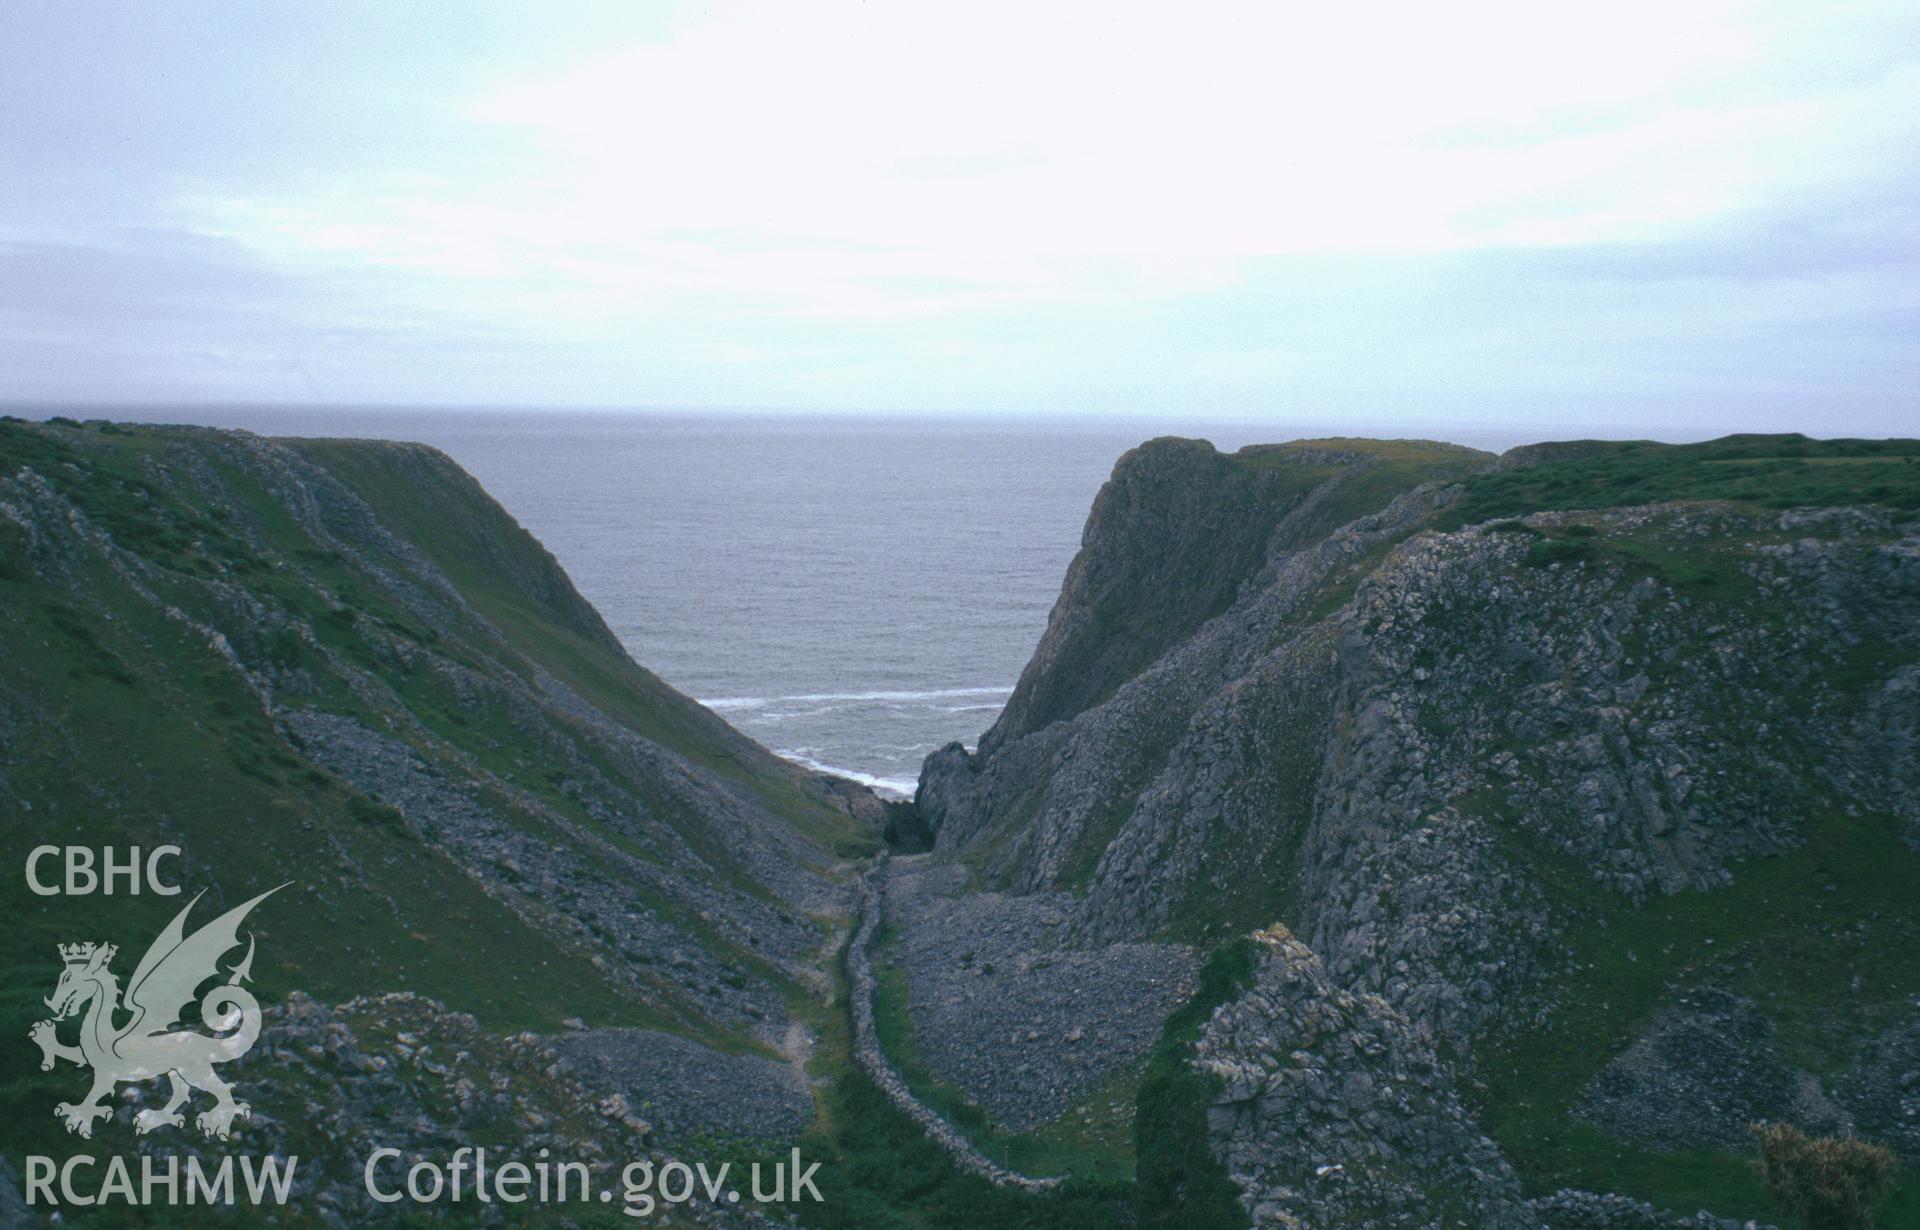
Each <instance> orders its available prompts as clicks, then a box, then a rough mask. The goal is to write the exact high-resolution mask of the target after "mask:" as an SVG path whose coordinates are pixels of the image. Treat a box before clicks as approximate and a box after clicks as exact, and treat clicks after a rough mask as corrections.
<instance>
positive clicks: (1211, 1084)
mask: <svg viewBox="0 0 1920 1230" xmlns="http://www.w3.org/2000/svg"><path fill="white" fill-rule="evenodd" d="M1258 957H1259V948H1258V947H1257V946H1256V945H1255V944H1254V943H1253V941H1252V940H1246V939H1241V940H1231V941H1229V942H1227V943H1225V944H1222V945H1221V946H1220V947H1218V948H1216V949H1214V950H1213V952H1212V953H1211V954H1209V955H1208V957H1207V961H1206V964H1205V965H1203V966H1201V967H1200V989H1199V990H1198V991H1197V992H1195V994H1194V997H1193V998H1192V999H1190V1000H1188V1001H1187V1002H1186V1003H1185V1004H1183V1005H1182V1006H1181V1007H1180V1008H1179V1009H1178V1010H1176V1011H1175V1012H1174V1013H1173V1015H1171V1016H1169V1017H1168V1018H1167V1023H1166V1025H1165V1026H1164V1027H1163V1028H1162V1030H1161V1032H1160V1041H1158V1042H1157V1043H1155V1044H1154V1047H1153V1051H1152V1053H1151V1054H1150V1055H1149V1056H1148V1057H1147V1070H1146V1073H1145V1074H1144V1075H1143V1076H1142V1077H1141V1079H1140V1092H1139V1094H1138V1096H1137V1098H1136V1102H1135V1114H1134V1123H1133V1140H1134V1156H1135V1157H1136V1159H1137V1162H1136V1165H1137V1167H1138V1174H1139V1178H1138V1181H1137V1182H1138V1194H1137V1197H1136V1198H1137V1201H1138V1208H1139V1216H1140V1225H1141V1226H1142V1227H1143V1228H1145V1227H1154V1226H1161V1227H1167V1230H1237V1228H1238V1227H1242V1226H1245V1225H1247V1224H1248V1222H1247V1211H1246V1209H1245V1208H1244V1207H1242V1206H1241V1204H1240V1189H1239V1188H1238V1187H1236V1186H1234V1183H1233V1180H1232V1179H1230V1178H1228V1177H1227V1168H1226V1167H1225V1166H1223V1165H1221V1164H1220V1162H1219V1161H1218V1160H1217V1159H1215V1158H1214V1156H1213V1151H1212V1150H1211V1149H1210V1148H1209V1147H1208V1145H1207V1107H1208V1106H1209V1105H1210V1104H1211V1103H1212V1101H1213V1095H1214V1094H1215V1093H1217V1092H1218V1091H1219V1088H1220V1078H1219V1077H1217V1076H1213V1075H1211V1074H1210V1073H1205V1072H1201V1071H1198V1070H1197V1069H1195V1068H1194V1066H1193V1064H1192V1063H1191V1062H1190V1058H1191V1055H1192V1051H1193V1044H1194V1042H1195V1041H1196V1040H1197V1039H1198V1038H1199V1037H1200V1031H1201V1029H1202V1028H1203V1027H1204V1026H1205V1025H1206V1023H1207V1021H1208V1020H1209V1019H1210V1018H1211V1017H1212V1016H1213V1011H1214V1009H1215V1008H1218V1007H1219V1006H1220V1005H1221V1004H1224V1003H1226V1002H1227V1001H1228V1000H1230V999H1232V998H1233V997H1234V996H1236V995H1238V994H1239V993H1240V991H1241V990H1242V989H1243V988H1245V987H1246V986H1248V985H1249V984H1250V983H1252V981H1253V972H1254V966H1255V963H1256V961H1257V960H1258Z"/></svg>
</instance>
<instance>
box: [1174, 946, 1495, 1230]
mask: <svg viewBox="0 0 1920 1230" xmlns="http://www.w3.org/2000/svg"><path fill="white" fill-rule="evenodd" d="M1254 939H1255V940H1256V941H1258V942H1259V944H1260V949H1261V951H1260V957H1259V963H1258V968H1257V971H1256V973H1255V976H1254V980H1253V985H1252V986H1251V987H1250V988H1249V989H1248V990H1247V992H1246V994H1244V995H1243V996H1241V997H1240V998H1239V999H1237V1000H1235V1001H1234V1002H1233V1003H1231V1004H1228V1005H1226V1006H1225V1007H1223V1008H1221V1009H1220V1010H1219V1011H1218V1012H1216V1013H1215V1014H1214V1016H1213V1019H1212V1021H1210V1022H1209V1023H1208V1025H1207V1027H1206V1032H1205V1033H1204V1035H1203V1036H1202V1038H1201V1040H1200V1042H1199V1043H1198V1044H1197V1046H1196V1047H1195V1055H1194V1062H1195V1063H1196V1064H1197V1065H1198V1066H1199V1067H1200V1068H1201V1070H1203V1071H1206V1072H1210V1073H1212V1074H1214V1075H1215V1076H1217V1077H1218V1078H1219V1079H1220V1091H1219V1093H1218V1094H1217V1095H1216V1096H1215V1098H1214V1106H1213V1110H1212V1112H1211V1114H1210V1116H1209V1118H1210V1130H1211V1135H1212V1137H1213V1139H1214V1147H1215V1150H1216V1152H1217V1153H1218V1154H1219V1156H1220V1157H1221V1159H1222V1160H1223V1161H1224V1162H1225V1163H1226V1166H1227V1170H1228V1173H1229V1174H1231V1175H1232V1176H1233V1179H1234V1181H1235V1182H1236V1183H1237V1184H1239V1186H1240V1189H1241V1193H1242V1200H1243V1202H1244V1203H1245V1204H1246V1206H1247V1208H1248V1211H1249V1212H1250V1213H1251V1215H1252V1217H1253V1220H1254V1224H1255V1225H1256V1226H1302V1227H1317V1226H1340V1227H1343V1228H1351V1230H1371V1228H1373V1227H1386V1226H1423V1227H1425V1226H1431V1227H1441V1226H1454V1225H1471V1226H1476V1227H1485V1228H1486V1230H1522V1228H1527V1230H1531V1227H1532V1226H1533V1223H1532V1222H1531V1221H1530V1220H1529V1219H1528V1217H1527V1214H1526V1211H1525V1208H1524V1205H1523V1202H1522V1201H1521V1198H1520V1186H1519V1182H1518V1180H1517V1179H1516V1178H1515V1177H1514V1174H1513V1171H1512V1168H1511V1167H1510V1166H1508V1164H1507V1162H1506V1160H1505V1159H1504V1158H1502V1157H1501V1156H1500V1152H1499V1150H1498V1149H1496V1148H1495V1147H1494V1145H1493V1142H1492V1141H1490V1140H1488V1139H1487V1138H1486V1137H1484V1136H1483V1135H1481V1134H1480V1132H1479V1131H1478V1129H1477V1128H1476V1127H1475V1126H1474V1123H1473V1119H1472V1116H1471V1115H1470V1114H1469V1113H1468V1112H1467V1110H1466V1109H1465V1107H1464V1106H1463V1105H1462V1104H1461V1102H1460V1099H1459V1097H1458V1095H1457V1094H1456V1093H1455V1091H1454V1087H1453V1082H1452V1080H1451V1076H1450V1074H1449V1072H1448V1071H1447V1070H1446V1067H1445V1066H1444V1064H1443V1063H1442V1062H1441V1060H1440V1058H1439V1057H1438V1056H1437V1055H1436V1054H1435V1052H1434V1049H1433V1045H1432V1043H1431V1042H1430V1041H1429V1040H1428V1039H1427V1038H1426V1037H1425V1036H1424V1035H1423V1033H1422V1032H1421V1031H1420V1030H1418V1029H1415V1028H1414V1027H1413V1025H1412V1024H1411V1023H1410V1022H1409V1021H1408V1020H1407V1018H1406V1017H1405V1016H1404V1015H1402V1014H1401V1013H1399V1012H1397V1011H1395V1010H1394V1009H1393V1008H1391V1007H1390V1006H1388V1004H1387V1003H1386V1002H1385V1001H1384V1000H1383V999H1381V998H1380V997H1379V996H1377V995H1372V994H1354V993H1353V992H1351V991H1348V990H1346V989H1344V988H1342V987H1341V986H1340V985H1339V984H1338V983H1337V982H1335V981H1334V980H1333V979H1331V978H1330V977H1329V976H1328V974H1327V972H1326V969H1325V967H1324V966H1322V964H1321V963H1320V960H1319V958H1317V957H1316V956H1314V954H1313V952H1312V950H1311V949H1309V948H1308V947H1307V946H1306V945H1305V944H1302V943H1300V942H1299V941H1298V940H1296V939H1294V938H1293V936H1292V935H1291V934H1289V933H1288V932H1287V930H1286V929H1285V928H1284V927H1279V926H1276V927H1273V928H1271V929H1269V930H1266V931H1262V932H1259V933H1257V934H1256V935H1255V936H1254Z"/></svg>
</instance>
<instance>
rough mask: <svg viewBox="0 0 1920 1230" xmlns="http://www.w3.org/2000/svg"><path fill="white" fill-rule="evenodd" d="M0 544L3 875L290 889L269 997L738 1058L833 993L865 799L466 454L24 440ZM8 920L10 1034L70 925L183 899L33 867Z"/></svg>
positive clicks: (4, 439)
mask: <svg viewBox="0 0 1920 1230" xmlns="http://www.w3.org/2000/svg"><path fill="white" fill-rule="evenodd" d="M0 551H3V553H0V647H4V648H3V649H0V747H3V748H4V755H0V810H4V812H5V814H6V816H7V825H6V828H5V845H6V850H5V856H6V858H7V860H8V863H9V865H10V866H13V867H15V868H18V867H20V866H21V865H22V864H23V863H24V861H25V857H26V852H27V850H28V848H29V847H31V846H33V845H37V844H40V843H42V842H52V843H56V844H59V843H66V842H83V843H85V844H88V845H94V846H99V845H104V844H109V843H111V844H114V845H141V846H144V847H149V848H150V847H152V846H155V845H158V844H162V843H172V844H176V845H179V846H181V847H182V848H183V850H184V852H185V853H184V856H183V866H181V868H180V869H179V871H178V872H177V876H178V878H179V879H180V880H182V881H184V882H185V883H186V884H188V885H189V886H190V887H193V888H198V887H203V886H211V887H212V889H213V892H212V896H213V897H215V898H219V899H223V900H229V901H232V900H238V899H240V898H242V897H245V896H250V895H251V894H252V893H253V892H255V891H258V890H259V889H260V888H263V887H268V886H271V885H272V884H275V883H279V882H281V881H284V880H290V881H292V882H293V883H292V886H291V887H290V888H289V889H287V890H286V891H285V892H284V893H283V894H281V898H282V899H283V900H282V899H277V900H275V901H274V903H273V906H274V908H273V909H272V910H268V911H265V912H263V914H262V915H261V916H260V918H259V925H260V929H261V944H262V948H263V952H271V953H272V954H273V956H272V959H271V960H268V959H266V958H265V957H263V959H262V960H261V962H260V963H259V967H258V968H259V976H260V980H261V983H262V985H263V988H264V990H265V995H263V998H275V999H277V998H278V997H280V996H282V995H284V994H285V993H286V992H287V991H289V990H292V989H295V988H297V989H300V990H302V991H305V992H307V993H309V994H311V995H314V996H316V997H320V998H321V999H323V1000H326V1001H328V1002H337V1001H339V1000H344V999H348V998H352V997H356V996H366V995H371V994H376V993H380V992H387V991H409V992H418V993H422V994H426V995H430V996H433V997H434V998H436V999H438V1000H441V1001H443V1002H444V1003H446V1004H447V1005H448V1006H449V1007H451V1008H453V1009H460V1010H465V1011H470V1012H473V1013H475V1014H477V1015H478V1016H479V1018H480V1019H481V1020H482V1021H483V1022H484V1023H485V1024H486V1025H487V1026H489V1027H494V1028H511V1027H518V1026H522V1025H535V1026H547V1027H552V1026H554V1025H557V1024H558V1023H559V1022H560V1021H562V1020H564V1019H567V1018H573V1017H581V1018H585V1019H586V1020H587V1021H589V1022H591V1023H593V1024H596V1025H605V1024H621V1025H630V1026H652V1027H664V1028H668V1029H673V1030H679V1031H687V1032H692V1033H695V1034H698V1035H699V1036H701V1037H703V1038H704V1039H706V1040H707V1041H709V1042H720V1043H723V1044H725V1045H737V1046H742V1047H749V1046H757V1045H774V1044H778V1043H779V1042H780V1041H781V1039H782V1038H783V1036H784V1034H785V1031H786V1026H787V1024H788V1021H787V1005H788V1003H789V1002H790V1001H791V1000H792V998H793V996H794V993H795V991H796V990H797V989H800V988H804V987H810V986H813V985H814V984H815V983H817V982H818V981H819V980H820V977H821V975H820V973H819V965H820V962H819V960H818V953H819V950H820V949H821V947H822V946H823V945H826V944H828V943H829V942H830V941H831V940H833V939H834V938H835V934H834V932H833V929H832V928H831V927H827V926H823V925H822V924H821V923H820V922H818V921H816V918H818V917H822V916H826V915H830V914H833V913H836V912H839V911H842V910H843V909H844V902H845V892H844V888H843V887H842V886H840V885H838V884H836V883H835V881H834V878H833V877H834V874H835V873H834V869H835V868H836V866H837V865H838V864H840V863H841V861H842V858H843V856H844V853H845V852H847V851H848V850H853V852H858V851H857V850H855V849H853V847H857V846H859V845H861V844H862V843H869V844H870V843H871V842H872V838H871V837H869V836H867V835H866V833H867V830H866V829H865V828H864V827H863V826H862V825H861V824H859V823H856V821H855V820H854V819H852V817H851V816H850V815H849V811H850V806H849V799H850V797H851V794H850V792H849V790H848V788H847V787H846V786H845V785H844V784H835V783H826V782H823V781H819V780H816V779H814V778H812V777H810V776H808V775H806V774H804V773H802V772H800V771H798V770H796V769H795V768H793V767H792V766H790V765H788V764H787V763H785V762H783V761H780V760H778V759H777V758H775V757H773V756H772V755H770V754H769V753H767V752H766V751H764V750H763V749H761V748H759V747H758V746H757V745H755V744H754V743H752V742H751V741H750V740H748V739H746V738H744V737H743V736H741V735H739V734H738V733H737V732H735V731H733V730H732V729H731V728H729V727H728V726H726V725H725V723H723V722H721V721H720V720H719V719H718V718H716V717H714V716H713V715H712V714H711V713H709V712H707V711H706V710H704V709H702V708H701V707H700V706H698V705H697V704H695V703H694V702H692V701H690V700H688V699H687V698H685V697H683V696H681V695H679V694H677V693H676V692H674V691H673V690H672V689H671V688H668V687H667V686H666V685H664V684H663V683H662V682H661V681H660V680H659V679H657V678H655V677H654V676H653V675H651V674H649V673H648V672H647V671H645V670H644V669H642V668H640V667H639V666H637V665H635V664H634V663H633V662H632V660H630V659H629V658H628V657H627V655H626V653H625V652H624V651H623V650H622V649H621V647H620V645H619V643H618V642H617V641H616V640H615V639H614V637H613V635H612V634H611V633H610V632H609V631H608V629H607V627H606V626H605V624H604V623H603V622H602V621H601V619H600V617H599V616H598V615H597V614H596V613H595V612H594V611H593V609H592V608H591V606H589V605H588V604H587V603H586V602H585V600H583V599H582V598H581V597H580V595H579V594H578V593H577V592H575V590H574V588H573V586H572V585H571V583H570V582H569V581H568V579H567V577H566V576H565V574H564V573H563V572H562V571H561V569H560V568H559V566H558V565H557V564H556V563H555V562H554V560H553V558H552V557H551V556H550V555H549V554H548V553H547V552H546V551H545V550H544V549H543V548H541V547H540V545H539V544H538V543H536V542H535V541H534V540H533V539H532V538H531V537H530V536H528V535H527V534H526V532H525V531H524V530H522V529H521V528H520V527H519V526H518V525H517V524H515V523H514V522H513V520H512V518H511V517H509V516H508V515H507V514H506V513H505V512H504V511H503V510H502V509H501V508H500V507H499V506H498V505H497V504H495V503H494V502H493V501H492V500H491V499H490V498H488V497H487V496H486V494H485V493H484V492H483V491H481V489H480V488H479V487H478V485H477V484H475V483H474V482H473V480H472V479H471V478H469V477H468V476H467V475H466V474H465V473H464V472H462V471H461V470H460V469H459V468H458V467H457V466H455V465H454V464H453V463H452V462H451V461H449V460H448V459H447V458H446V457H445V456H443V455H441V454H439V453H437V452H435V451H433V450H431V449H428V448H424V447H420V446H412V445H400V444H389V443H376V442H357V441H269V440H264V439H259V438H256V437H253V436H250V435H247V434H245V433H232V432H214V431H203V430H197V429H187V428H165V429H161V428H132V427H116V426H112V425H92V426H81V425H78V424H71V425H64V426H63V425H58V424H55V425H37V424H23V423H19V422H7V423H4V424H0ZM863 801H864V802H867V803H871V800H863ZM876 806H877V805H876ZM848 843H851V845H849V844H848ZM836 844H839V845H841V847H842V851H843V853H842V854H836V853H835V850H834V847H835V846H836ZM0 900H4V901H5V903H6V905H7V915H8V917H9V919H11V920H14V921H15V923H16V925H14V926H11V927H9V928H8V935H7V936H6V938H5V961H4V966H5V967H6V969H7V979H8V986H9V987H10V988H13V989H14V991H15V993H16V994H15V995H14V997H13V998H10V999H9V1000H8V1015H7V1018H6V1020H7V1024H6V1028H7V1029H9V1030H12V1029H13V1028H14V1025H15V1023H16V1022H15V1019H14V1018H15V1017H16V1016H20V1014H22V1013H26V1012H28V1011H29V1010H30V1006H31V1003H32V1001H31V999H30V998H29V997H28V996H27V994H26V993H27V991H28V989H29V988H39V989H40V991H41V993H44V987H42V986H41V984H43V983H47V984H49V985H50V979H51V978H52V977H53V976H54V975H56V974H57V973H58V969H57V963H54V962H53V961H52V956H53V952H54V945H55V943H56V941H58V942H68V941H72V940H74V939H76V938H81V933H82V932H85V931H87V930H88V928H89V926H92V927H94V928H96V929H97V931H96V933H95V934H92V935H88V936H85V938H95V939H105V938H108V937H109V936H111V937H114V938H115V939H117V940H118V941H119V942H122V943H123V944H133V943H135V942H136V941H137V940H138V939H139V938H140V936H142V935H143V934H144V935H146V936H149V937H150V936H151V935H153V934H155V933H157V932H158V930H159V928H160V926H161V924H162V923H164V922H165V921H166V917H168V916H170V915H171V913H172V911H173V909H175V908H177V905H178V902H177V901H173V900H170V899H156V898H154V897H152V896H151V895H148V896H143V897H138V898H126V897H120V898H115V899H112V900H106V899H103V898H92V899H72V900H59V901H55V902H49V901H48V900H47V899H43V898H38V897H31V896H28V895H27V893H26V890H25V888H24V886H23V883H22V880H21V878H20V877H19V876H18V875H17V874H16V875H14V876H12V877H11V878H9V879H7V880H6V882H5V887H4V889H0ZM17 1023H18V1025H19V1027H20V1030H21V1031H22V1032H24V1030H25V1028H26V1023H27V1021H26V1018H25V1017H24V1016H21V1019H20V1020H19V1021H18V1022H17ZM49 1105H51V1102H49Z"/></svg>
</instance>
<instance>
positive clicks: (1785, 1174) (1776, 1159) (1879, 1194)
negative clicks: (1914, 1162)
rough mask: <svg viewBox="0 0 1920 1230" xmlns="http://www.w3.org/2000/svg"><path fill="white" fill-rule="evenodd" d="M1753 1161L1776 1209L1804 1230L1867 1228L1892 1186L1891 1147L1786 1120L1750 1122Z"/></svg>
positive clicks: (1893, 1168) (1896, 1164)
mask: <svg viewBox="0 0 1920 1230" xmlns="http://www.w3.org/2000/svg"><path fill="white" fill-rule="evenodd" d="M1753 1134H1754V1136H1755V1137H1756V1138H1757V1139H1758V1140H1759V1142H1760V1160H1759V1161H1757V1162H1755V1163H1754V1170H1755V1171H1756V1172H1758V1173H1759V1175H1760V1181H1761V1182H1762V1183H1764V1184H1766V1188H1767V1194H1768V1195H1769V1196H1771V1197H1773V1202H1774V1204H1776V1205H1778V1206H1779V1207H1780V1211H1781V1212H1783V1213H1785V1214H1787V1215H1788V1216H1790V1217H1794V1218H1797V1219H1798V1220H1799V1222H1800V1224H1801V1225H1802V1226H1804V1227H1806V1230H1870V1228H1871V1227H1872V1225H1873V1210H1874V1206H1876V1205H1878V1204H1879V1203H1880V1201H1881V1200H1882V1199H1884V1198H1885V1197H1886V1194H1887V1188H1888V1187H1890V1186H1892V1184H1893V1172H1894V1170H1895V1169H1896V1168H1897V1167H1898V1164H1899V1163H1898V1161H1897V1159H1896V1158H1895V1157H1894V1155H1893V1150H1891V1149H1888V1148H1886V1147H1884V1146H1882V1145H1875V1144H1869V1143H1867V1142H1866V1141H1864V1140H1853V1139H1850V1138H1841V1137H1834V1136H1817V1137H1816V1136H1808V1135H1807V1134H1806V1133H1805V1132H1802V1131H1800V1130H1799V1129H1798V1128H1795V1127H1793V1126H1791V1125H1789V1124H1785V1123H1770V1124H1759V1123H1756V1124H1754V1125H1753Z"/></svg>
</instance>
